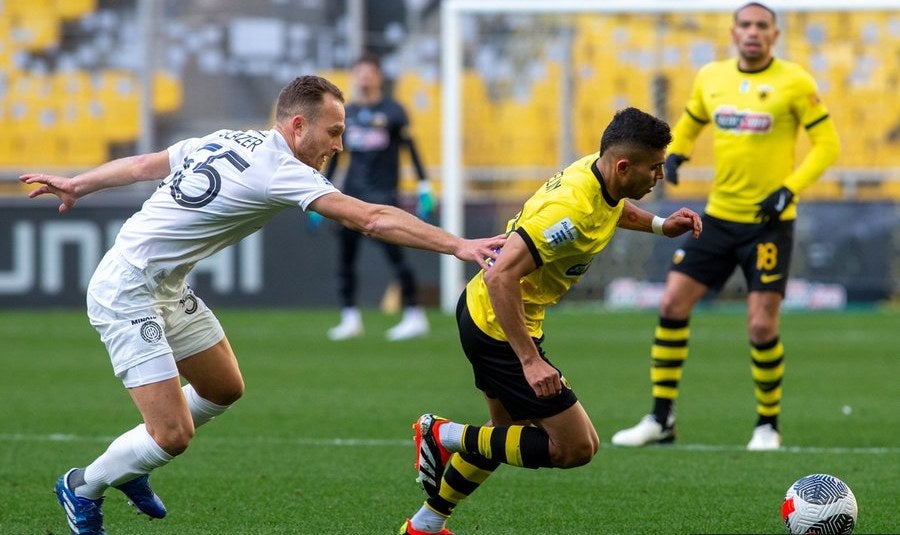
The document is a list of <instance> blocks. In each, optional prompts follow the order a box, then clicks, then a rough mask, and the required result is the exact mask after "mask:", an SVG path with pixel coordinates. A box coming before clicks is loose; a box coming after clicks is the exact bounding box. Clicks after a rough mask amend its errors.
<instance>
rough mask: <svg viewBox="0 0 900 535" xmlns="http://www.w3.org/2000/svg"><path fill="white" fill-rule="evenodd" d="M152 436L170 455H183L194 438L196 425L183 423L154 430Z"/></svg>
mask: <svg viewBox="0 0 900 535" xmlns="http://www.w3.org/2000/svg"><path fill="white" fill-rule="evenodd" d="M150 436H152V437H153V440H154V441H156V443H157V444H158V445H159V447H160V448H162V449H163V450H165V452H166V453H168V454H169V455H181V454H182V453H184V451H185V450H186V449H187V448H188V446H189V445H190V443H191V440H193V438H194V426H193V425H181V426H173V427H168V428H165V429H162V430H153V431H151V432H150Z"/></svg>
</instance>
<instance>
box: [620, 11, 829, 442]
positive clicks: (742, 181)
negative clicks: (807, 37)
mask: <svg viewBox="0 0 900 535" xmlns="http://www.w3.org/2000/svg"><path fill="white" fill-rule="evenodd" d="M778 33H779V32H778V28H777V26H776V17H775V13H774V12H773V11H772V10H771V9H769V8H768V7H766V6H764V5H762V4H759V3H756V2H752V3H749V4H745V5H743V6H741V7H740V8H738V9H737V10H736V11H735V12H734V25H733V27H732V29H731V35H732V38H733V41H734V44H735V46H736V47H737V51H738V58H737V59H731V60H724V61H716V62H712V63H709V64H707V65H705V66H704V67H703V68H701V69H700V71H699V72H698V74H697V77H696V79H695V81H694V88H693V92H692V94H691V97H690V100H689V101H688V103H687V106H686V107H685V110H684V113H683V114H682V115H681V117H680V118H679V120H678V122H677V123H676V125H675V129H674V131H673V138H674V139H673V142H672V145H671V146H670V147H669V151H670V152H669V155H668V156H667V158H666V165H665V168H666V175H667V176H666V178H667V180H669V181H670V182H673V183H675V184H677V183H678V178H677V169H678V166H679V165H680V164H681V163H683V162H684V161H686V160H687V157H688V156H689V155H690V154H691V149H692V148H693V144H694V140H696V139H697V136H698V135H699V133H700V131H701V130H702V129H703V127H705V126H706V125H711V126H712V127H713V128H714V150H715V168H716V173H715V180H714V183H713V187H712V191H711V193H710V195H709V199H708V202H707V204H706V208H705V213H704V215H703V226H704V232H703V236H702V237H701V238H700V239H699V240H696V241H694V242H691V243H688V244H686V245H685V246H684V247H683V248H681V249H678V250H677V251H676V253H675V256H674V258H673V260H672V265H671V267H670V269H669V273H668V276H667V279H666V289H665V292H664V294H663V297H662V300H661V303H660V308H659V325H658V327H657V328H656V333H655V339H654V343H653V347H652V349H651V357H652V365H651V371H650V376H651V382H652V383H653V385H652V395H653V399H654V403H653V408H652V410H651V413H650V414H648V415H647V416H645V417H644V418H643V419H642V420H641V421H640V422H639V423H638V424H637V425H635V426H634V427H631V428H628V429H624V430H622V431H619V432H618V433H616V434H615V435H613V437H612V443H613V444H616V445H621V446H643V445H645V444H650V443H658V442H671V441H673V440H674V439H675V413H674V403H675V399H676V398H677V397H678V385H679V381H680V380H681V378H682V367H683V365H684V362H685V359H686V358H687V355H688V338H689V334H690V331H689V327H688V321H689V319H690V316H691V311H692V310H693V307H694V305H695V304H696V303H697V301H698V300H699V299H700V298H701V297H703V295H704V294H705V293H706V292H707V290H709V289H719V288H721V287H722V285H723V284H724V283H725V282H726V280H727V279H728V278H729V276H730V275H731V273H732V272H733V271H734V269H735V267H736V266H740V268H741V270H742V271H743V274H744V277H745V279H746V281H747V288H748V294H747V316H748V322H747V324H748V334H749V338H750V356H751V370H752V375H753V380H754V383H755V395H756V407H757V413H758V417H757V421H756V425H755V428H754V430H753V435H752V437H751V439H750V442H749V443H748V444H747V449H750V450H771V449H777V448H779V447H781V433H780V431H779V429H778V415H779V413H780V412H781V381H782V377H783V375H784V354H785V352H784V346H783V345H782V343H781V339H780V336H779V328H778V325H779V317H780V309H781V302H782V300H783V298H784V292H785V288H786V283H787V278H788V271H789V268H790V262H791V249H792V247H793V235H794V219H795V218H796V217H797V196H798V194H799V193H800V192H801V191H802V190H803V189H804V188H805V187H807V186H809V185H810V184H811V183H813V182H815V181H816V180H817V179H818V178H819V176H820V175H821V174H822V172H823V171H825V169H826V168H827V167H828V166H829V165H831V163H832V162H834V161H835V159H836V158H837V157H838V154H839V152H840V142H839V140H838V135H837V131H836V130H835V126H834V123H833V122H832V120H831V119H830V118H829V115H828V110H827V109H826V108H825V105H824V104H823V103H822V101H821V99H820V98H819V95H818V91H817V88H816V83H815V81H814V80H813V78H812V77H811V76H810V75H809V74H808V73H807V72H806V71H805V70H803V69H802V68H801V67H800V66H798V65H796V64H794V63H791V62H789V61H784V60H782V59H778V58H775V57H773V56H772V46H773V45H774V43H775V40H776V39H777V37H778ZM801 128H802V129H803V130H805V131H806V133H807V135H808V136H809V140H810V142H811V146H812V148H811V150H810V151H809V152H808V153H807V154H806V155H805V157H804V158H803V160H802V161H801V162H800V164H799V165H798V166H796V167H795V166H794V150H795V145H796V140H797V132H798V130H800V129H801Z"/></svg>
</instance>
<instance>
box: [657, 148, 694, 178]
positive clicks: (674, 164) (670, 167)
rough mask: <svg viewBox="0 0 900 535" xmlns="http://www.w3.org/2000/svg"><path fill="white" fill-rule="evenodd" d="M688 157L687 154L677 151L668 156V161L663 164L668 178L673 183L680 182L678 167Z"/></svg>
mask: <svg viewBox="0 0 900 535" xmlns="http://www.w3.org/2000/svg"><path fill="white" fill-rule="evenodd" d="M688 159H689V158H688V157H687V156H684V155H681V154H678V153H675V152H673V153H672V154H669V155H668V156H666V163H664V164H663V171H664V173H665V176H666V180H668V181H669V182H671V183H672V184H678V167H679V166H680V165H681V164H683V163H684V162H686V161H688Z"/></svg>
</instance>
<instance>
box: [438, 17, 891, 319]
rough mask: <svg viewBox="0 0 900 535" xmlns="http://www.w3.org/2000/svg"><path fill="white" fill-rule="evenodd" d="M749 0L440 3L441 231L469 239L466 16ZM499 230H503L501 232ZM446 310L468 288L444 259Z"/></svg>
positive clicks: (460, 268)
mask: <svg viewBox="0 0 900 535" xmlns="http://www.w3.org/2000/svg"><path fill="white" fill-rule="evenodd" d="M744 3H745V2H744V0H730V1H721V0H719V1H716V0H693V1H691V0H685V1H679V0H444V1H443V2H442V3H441V21H440V22H441V40H440V42H441V48H440V57H441V71H440V72H441V90H440V91H441V131H442V141H441V152H442V154H441V162H442V163H441V179H442V184H443V188H442V192H441V221H440V222H441V226H442V227H443V228H444V229H446V230H448V231H450V232H452V233H454V234H457V235H460V236H462V235H464V223H465V221H464V205H465V198H464V196H465V177H464V175H463V142H462V106H463V103H462V89H461V81H462V79H463V72H464V71H463V49H462V44H463V30H464V26H463V17H465V16H467V15H473V14H482V13H483V14H517V13H521V14H575V13H592V12H594V13H630V14H634V13H666V12H691V11H706V12H731V11H733V10H734V9H736V8H737V7H739V6H741V5H743V4H744ZM762 3H763V4H765V5H767V6H769V7H771V8H772V9H774V10H775V11H776V12H779V11H790V12H797V11H809V12H813V11H815V12H829V11H868V10H896V9H897V8H898V4H897V0H857V1H855V2H847V1H846V0H763V2H762ZM498 231H499V229H498ZM440 261H441V274H440V302H441V309H442V310H443V311H444V312H446V313H452V312H453V310H454V309H455V306H456V301H457V299H458V298H459V293H460V291H461V290H462V288H463V285H464V284H465V280H464V265H463V263H462V262H460V261H458V260H457V259H455V258H453V257H451V256H446V255H442V256H441V260H440Z"/></svg>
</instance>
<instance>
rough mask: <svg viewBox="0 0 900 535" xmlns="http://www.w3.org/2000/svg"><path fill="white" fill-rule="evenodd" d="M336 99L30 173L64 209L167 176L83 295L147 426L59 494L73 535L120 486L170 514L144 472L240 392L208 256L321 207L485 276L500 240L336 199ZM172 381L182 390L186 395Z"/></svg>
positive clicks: (296, 93) (280, 102)
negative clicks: (109, 157)
mask: <svg viewBox="0 0 900 535" xmlns="http://www.w3.org/2000/svg"><path fill="white" fill-rule="evenodd" d="M343 103H344V98H343V94H342V93H341V91H340V89H338V88H337V87H336V86H334V84H332V83H331V82H329V81H328V80H326V79H324V78H321V77H318V76H301V77H298V78H296V79H295V80H294V81H292V82H291V83H290V84H288V85H287V86H285V87H284V88H283V89H282V90H281V93H280V94H279V96H278V99H277V101H276V104H275V125H274V126H273V128H272V129H271V130H265V131H259V130H248V131H239V130H219V131H217V132H214V133H212V134H209V135H207V136H205V137H202V138H192V139H186V140H183V141H179V142H177V143H175V144H174V145H172V146H171V147H169V148H168V149H166V150H163V151H160V152H156V153H150V154H143V155H138V156H130V157H126V158H121V159H118V160H113V161H111V162H108V163H106V164H103V165H101V166H99V167H97V168H95V169H92V170H90V171H87V172H85V173H83V174H80V175H77V176H75V177H73V178H71V179H70V178H66V177H61V176H55V175H45V174H35V173H28V174H25V175H22V176H21V177H20V180H21V181H22V182H24V183H26V184H36V185H38V187H37V188H36V189H34V190H33V191H31V192H30V193H29V197H32V198H33V197H37V196H39V195H43V194H53V195H56V196H57V197H59V199H60V201H61V204H60V205H59V212H60V213H65V212H67V211H68V210H69V209H71V208H72V207H73V206H74V205H75V202H76V201H77V199H78V198H80V197H82V196H84V195H87V194H89V193H92V192H94V191H98V190H101V189H105V188H110V187H116V186H122V185H127V184H132V183H135V182H138V181H143V180H153V181H159V180H162V182H161V184H160V186H159V188H157V190H156V191H155V192H154V193H153V194H152V195H151V196H150V198H149V199H148V200H147V201H146V202H145V203H144V205H143V207H142V208H141V210H140V211H138V212H137V213H135V214H134V215H133V216H132V217H131V218H130V219H128V221H126V222H125V224H124V225H123V226H122V229H121V230H120V232H119V234H118V236H117V237H116V241H115V244H114V245H113V247H112V248H111V249H110V250H109V252H108V253H107V254H106V255H105V256H104V257H103V259H102V260H101V262H100V264H99V266H98V267H97V270H96V271H95V273H94V276H93V277H92V278H91V282H90V284H89V286H88V290H87V310H88V316H89V318H90V321H91V324H92V325H93V326H94V327H95V328H96V329H97V331H98V332H99V333H100V337H101V339H102V340H103V342H104V343H105V344H106V347H107V350H108V352H109V354H110V358H111V360H112V364H113V369H114V372H115V374H116V376H117V377H118V378H120V379H121V380H122V382H123V383H124V384H125V387H126V388H127V389H128V392H129V394H130V395H131V397H132V399H133V400H134V403H135V405H136V406H137V408H138V410H139V411H140V412H141V416H142V417H143V423H141V424H140V425H138V426H136V427H135V428H133V429H131V430H129V431H126V432H125V433H123V434H122V435H120V436H119V437H118V438H116V439H115V440H114V441H113V442H112V443H111V444H110V445H109V447H108V448H107V450H106V451H105V452H104V453H103V454H101V455H100V456H99V457H97V458H96V459H95V460H94V461H93V462H91V463H90V464H88V465H87V466H86V467H85V468H72V469H71V470H69V471H68V472H66V473H65V474H63V475H62V476H60V478H59V480H58V481H57V483H56V494H57V499H58V500H59V503H60V505H61V506H62V508H63V509H64V510H65V513H66V517H67V520H68V523H69V528H70V530H71V532H72V533H73V534H76V535H84V534H104V533H105V531H104V529H103V517H102V513H101V506H102V503H103V496H104V493H105V492H106V489H107V488H109V487H115V488H117V489H119V490H121V491H122V492H124V493H125V494H126V496H128V498H129V499H130V500H131V502H132V503H133V504H134V505H135V507H136V508H137V509H138V510H139V511H140V512H142V513H144V514H146V515H148V516H150V517H154V518H162V517H163V516H165V514H166V509H165V506H164V505H163V503H162V501H161V500H160V499H159V497H158V496H157V495H156V494H155V493H154V491H153V490H152V489H151V487H150V485H149V478H148V476H149V473H150V472H151V471H152V470H154V469H156V468H159V467H160V466H163V465H165V464H166V463H168V462H170V461H171V460H172V459H174V458H175V456H177V455H179V454H181V453H182V452H184V451H185V450H186V449H187V447H188V444H189V443H190V441H191V439H192V438H193V436H194V431H195V429H196V428H197V427H199V426H201V425H203V424H204V423H206V422H208V421H209V420H211V419H212V418H214V417H215V416H218V415H219V414H222V413H223V412H224V411H225V410H226V409H227V408H228V407H229V406H230V405H231V404H233V403H234V402H235V401H237V400H238V398H240V397H241V395H242V394H243V391H244V382H243V378H242V377H241V372H240V370H239V368H238V363H237V359H236V358H235V355H234V352H233V351H232V349H231V346H230V345H229V343H228V339H227V338H226V337H225V333H224V331H223V330H222V326H221V325H220V324H219V321H218V320H217V319H216V317H215V315H214V314H213V313H212V311H211V310H210V309H209V308H207V307H206V305H205V304H204V303H203V301H202V300H201V299H200V298H199V297H197V296H196V295H194V293H193V292H192V291H191V289H190V288H189V287H188V286H187V285H186V284H185V277H186V275H187V274H188V272H189V271H190V270H191V268H193V266H194V265H195V264H196V263H197V262H198V261H200V260H202V259H203V258H206V257H208V256H210V255H212V254H213V253H215V252H217V251H219V250H221V249H223V248H224V247H227V246H228V245H232V244H234V243H237V242H238V241H240V240H241V239H242V238H244V237H245V236H247V235H249V234H251V233H253V232H255V231H257V230H258V229H260V228H262V227H263V226H264V225H265V224H266V222H268V221H269V220H270V219H271V218H272V217H274V216H275V215H276V214H278V213H279V212H281V211H282V210H285V209H288V208H293V207H297V206H299V207H300V208H301V209H303V210H304V211H307V210H315V211H316V212H318V213H319V214H321V215H323V216H325V217H328V218H331V219H334V220H336V221H338V222H340V223H341V224H343V225H345V226H347V227H348V228H351V229H354V230H357V231H359V232H362V233H364V234H366V235H367V236H370V237H373V238H376V239H380V240H384V241H388V242H392V243H396V244H398V245H403V246H407V247H415V248H420V249H427V250H431V251H436V252H440V253H445V254H452V255H454V256H456V257H457V258H459V259H461V260H467V261H475V262H477V263H478V264H479V265H481V267H482V268H486V267H487V264H486V260H487V259H494V258H496V253H494V252H493V251H492V249H493V248H496V247H499V246H501V245H502V244H503V242H504V239H503V238H502V236H496V237H493V238H483V239H476V240H466V239H463V238H460V237H458V236H455V235H453V234H450V233H447V232H445V231H443V230H441V229H440V228H438V227H435V226H432V225H429V224H427V223H425V222H423V221H421V220H420V219H418V218H416V217H415V216H413V215H411V214H408V213H407V212H405V211H403V210H401V209H399V208H396V207H391V206H387V205H378V204H370V203H365V202H363V201H360V200H358V199H356V198H354V197H350V196H347V195H344V194H343V193H341V192H340V191H338V190H337V189H335V188H334V187H333V186H332V185H331V183H330V182H329V181H328V180H327V179H326V178H325V177H324V176H323V175H322V174H320V171H321V170H322V168H323V167H324V165H325V163H326V162H327V160H328V158H329V157H330V156H333V155H334V154H336V153H337V152H339V151H341V150H342V148H343V146H342V143H341V135H342V134H343V131H344V117H345V116H344V105H343ZM179 376H181V377H184V378H185V380H186V381H187V384H185V385H184V386H183V387H182V386H181V381H180V379H179Z"/></svg>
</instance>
